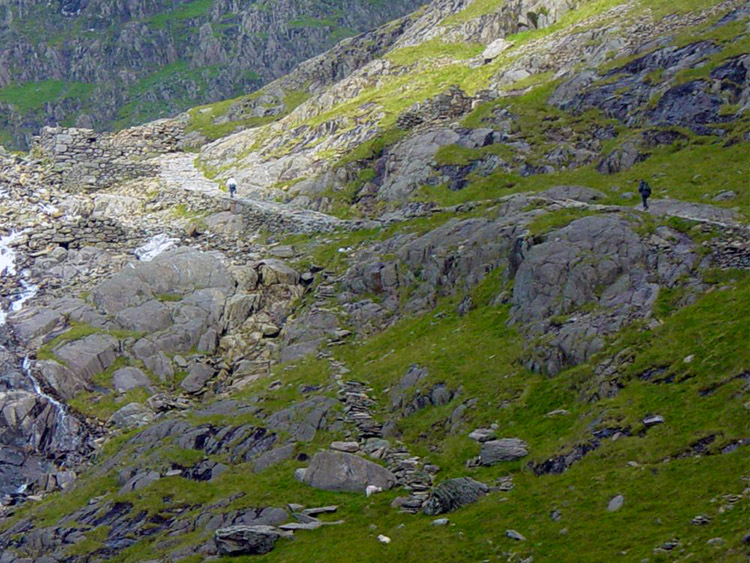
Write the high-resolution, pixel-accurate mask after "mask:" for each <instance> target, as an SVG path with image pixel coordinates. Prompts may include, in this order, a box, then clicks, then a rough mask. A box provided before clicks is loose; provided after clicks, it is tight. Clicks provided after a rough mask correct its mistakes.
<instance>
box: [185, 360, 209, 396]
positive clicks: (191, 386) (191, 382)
mask: <svg viewBox="0 0 750 563" xmlns="http://www.w3.org/2000/svg"><path fill="white" fill-rule="evenodd" d="M214 373H215V372H214V369H213V368H212V367H211V366H209V365H207V364H204V363H202V362H197V363H195V364H193V365H192V366H190V369H189V371H188V376H187V377H186V378H185V379H183V380H182V383H180V387H182V388H183V389H184V390H185V392H187V393H197V392H198V391H200V390H201V389H203V386H204V385H205V384H206V383H207V382H208V381H209V380H210V379H211V378H212V377H213V376H214Z"/></svg>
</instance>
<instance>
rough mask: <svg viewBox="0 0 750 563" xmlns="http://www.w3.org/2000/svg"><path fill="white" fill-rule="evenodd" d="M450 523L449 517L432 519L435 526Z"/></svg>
mask: <svg viewBox="0 0 750 563" xmlns="http://www.w3.org/2000/svg"><path fill="white" fill-rule="evenodd" d="M449 523H450V520H448V519H447V518H436V519H435V520H433V521H432V525H433V526H447V525H448V524H449Z"/></svg>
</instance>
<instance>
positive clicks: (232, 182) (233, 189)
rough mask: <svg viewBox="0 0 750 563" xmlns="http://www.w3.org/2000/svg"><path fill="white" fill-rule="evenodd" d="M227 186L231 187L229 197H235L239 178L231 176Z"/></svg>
mask: <svg viewBox="0 0 750 563" xmlns="http://www.w3.org/2000/svg"><path fill="white" fill-rule="evenodd" d="M227 188H229V197H231V198H234V194H236V193H237V180H235V179H234V178H229V180H227Z"/></svg>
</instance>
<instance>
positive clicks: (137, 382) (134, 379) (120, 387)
mask: <svg viewBox="0 0 750 563" xmlns="http://www.w3.org/2000/svg"><path fill="white" fill-rule="evenodd" d="M150 383H151V380H150V379H149V378H148V376H147V375H146V374H145V373H143V372H142V371H141V370H139V369H138V368H134V367H124V368H120V369H118V370H117V371H116V372H115V373H113V374H112V385H113V386H114V388H115V389H116V390H117V391H119V392H121V393H124V392H125V391H130V390H131V389H135V388H136V387H147V386H148V385H149V384H150Z"/></svg>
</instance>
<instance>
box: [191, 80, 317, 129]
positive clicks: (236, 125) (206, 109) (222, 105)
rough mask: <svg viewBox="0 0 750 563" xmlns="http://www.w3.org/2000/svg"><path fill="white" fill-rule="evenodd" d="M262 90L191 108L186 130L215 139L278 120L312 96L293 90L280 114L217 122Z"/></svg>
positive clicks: (285, 98) (284, 100)
mask: <svg viewBox="0 0 750 563" xmlns="http://www.w3.org/2000/svg"><path fill="white" fill-rule="evenodd" d="M262 92H263V90H260V91H258V92H254V93H252V94H249V95H246V96H240V97H238V98H234V99H231V100H225V101H222V102H217V103H214V104H208V105H205V106H200V107H197V108H193V109H191V110H190V111H189V112H188V113H189V116H190V122H189V123H188V126H187V127H186V129H185V130H186V132H187V133H191V132H193V131H197V132H198V133H200V134H201V135H203V136H204V137H206V139H207V140H209V141H214V140H216V139H220V138H221V137H225V136H226V135H229V134H231V133H234V132H235V131H237V130H240V129H249V128H252V127H260V126H261V125H266V124H268V123H272V122H274V121H277V120H279V119H281V118H282V117H284V116H286V115H288V114H289V113H291V112H292V111H293V110H294V109H295V108H296V107H297V106H299V105H300V104H302V103H304V102H305V101H306V100H307V99H308V98H309V97H310V94H309V93H308V92H306V91H304V90H299V91H296V90H295V91H291V92H288V93H286V94H285V96H284V99H283V101H282V103H283V110H282V111H281V112H280V113H279V114H276V115H267V116H263V117H248V118H243V119H238V120H229V121H223V122H221V123H217V121H218V120H219V119H220V118H222V117H224V116H225V115H226V114H227V112H228V111H229V109H230V108H232V107H233V106H236V105H240V104H242V102H244V101H251V100H253V99H256V98H258V97H259V96H260V95H261V94H262Z"/></svg>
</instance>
